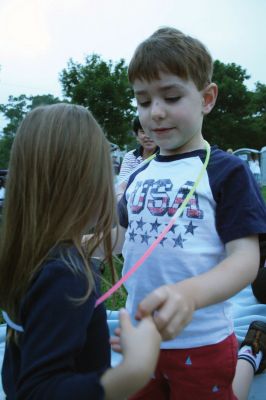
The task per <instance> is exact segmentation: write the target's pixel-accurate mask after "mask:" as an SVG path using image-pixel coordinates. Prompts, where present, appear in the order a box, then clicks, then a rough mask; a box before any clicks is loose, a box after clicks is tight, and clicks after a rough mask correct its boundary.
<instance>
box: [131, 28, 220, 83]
mask: <svg viewBox="0 0 266 400" xmlns="http://www.w3.org/2000/svg"><path fill="white" fill-rule="evenodd" d="M160 72H166V73H172V74H174V75H177V76H179V77H180V78H182V79H186V80H187V79H191V80H192V81H193V82H194V83H195V85H196V87H197V88H198V90H202V89H203V88H204V87H205V86H206V85H208V84H209V83H210V82H211V79H212V72H213V62H212V57H211V55H210V53H209V52H208V50H207V49H206V47H205V46H204V45H203V44H202V43H201V42H200V41H199V40H197V39H194V38H192V37H190V36H187V35H185V34H184V33H182V32H181V31H179V30H177V29H174V28H171V27H165V28H160V29H158V30H157V31H155V32H154V33H153V34H152V35H151V36H150V37H148V38H147V39H146V40H144V41H143V42H142V43H140V45H139V46H138V47H137V49H136V51H135V53H134V55H133V57H132V59H131V61H130V64H129V68H128V77H129V81H130V82H131V83H134V81H135V80H136V79H140V80H142V79H145V80H147V81H148V82H150V81H151V80H157V79H159V74H160Z"/></svg>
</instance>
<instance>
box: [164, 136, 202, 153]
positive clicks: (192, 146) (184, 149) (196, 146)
mask: <svg viewBox="0 0 266 400" xmlns="http://www.w3.org/2000/svg"><path fill="white" fill-rule="evenodd" d="M205 149H206V141H205V140H204V139H203V137H202V136H201V137H200V138H199V140H198V141H197V142H195V143H185V144H184V145H182V146H180V147H177V148H173V149H162V148H160V153H159V154H160V155H161V156H175V155H178V154H184V153H191V152H192V151H197V150H205Z"/></svg>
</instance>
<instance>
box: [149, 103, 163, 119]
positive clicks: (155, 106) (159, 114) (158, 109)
mask: <svg viewBox="0 0 266 400" xmlns="http://www.w3.org/2000/svg"><path fill="white" fill-rule="evenodd" d="M151 117H152V119H154V120H156V119H162V118H164V117H165V109H164V107H163V105H162V104H161V102H160V101H154V102H153V103H152V107H151Z"/></svg>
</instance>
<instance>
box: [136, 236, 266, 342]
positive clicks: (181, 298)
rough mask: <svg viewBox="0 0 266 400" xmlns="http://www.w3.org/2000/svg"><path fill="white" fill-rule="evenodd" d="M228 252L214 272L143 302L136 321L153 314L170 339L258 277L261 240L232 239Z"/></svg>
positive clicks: (170, 287) (166, 288) (158, 292)
mask: <svg viewBox="0 0 266 400" xmlns="http://www.w3.org/2000/svg"><path fill="white" fill-rule="evenodd" d="M226 252H227V257H226V258H225V259H224V260H223V261H222V262H221V263H219V264H218V265H216V266H215V267H214V268H213V269H212V270H210V271H208V272H206V273H204V274H202V275H199V276H196V277H193V278H189V279H186V280H184V281H181V282H177V283H175V284H170V285H164V286H161V287H160V288H158V289H156V290H154V291H153V292H152V293H151V294H149V295H148V296H147V297H146V298H145V299H144V300H143V301H142V302H141V303H140V305H139V308H138V311H137V315H136V318H137V319H141V318H142V317H143V316H144V315H148V314H153V313H154V320H155V323H156V325H157V328H158V330H159V332H160V333H161V334H162V337H163V339H164V340H169V339H172V338H174V337H175V336H176V335H177V334H178V333H179V332H180V331H181V330H182V329H183V328H184V327H185V326H186V325H187V324H188V323H189V322H190V320H191V319H192V315H193V312H194V311H195V310H197V309H199V308H203V307H207V306H209V305H211V304H215V303H219V302H221V301H224V300H226V299H228V298H230V297H231V296H233V295H234V294H235V293H237V292H239V291H240V290H241V289H243V288H244V287H245V286H247V285H248V284H249V283H251V282H252V281H253V280H254V279H255V277H256V274H257V271H258V267H259V259H260V256H259V242H258V237H257V236H250V237H246V238H242V239H237V240H233V241H231V242H229V243H227V244H226ZM195 262H197V260H196V259H195Z"/></svg>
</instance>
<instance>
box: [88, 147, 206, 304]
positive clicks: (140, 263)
mask: <svg viewBox="0 0 266 400" xmlns="http://www.w3.org/2000/svg"><path fill="white" fill-rule="evenodd" d="M205 149H206V157H205V161H204V163H203V164H202V167H201V170H200V173H199V175H198V177H197V179H196V181H195V182H194V185H193V186H192V188H191V189H190V191H189V192H188V194H187V196H186V198H185V199H184V201H183V202H182V204H181V206H180V207H179V208H178V209H177V211H176V212H175V215H174V216H173V217H172V218H171V219H170V221H169V223H168V225H167V226H166V227H165V228H164V229H163V231H162V232H161V233H160V235H159V236H158V237H157V239H155V241H154V242H153V243H152V244H151V246H150V247H149V248H148V249H147V250H146V251H145V253H144V254H143V255H142V256H141V257H140V258H139V259H138V260H137V261H136V263H135V264H134V265H133V267H131V268H130V270H129V271H128V272H127V273H126V274H125V275H124V276H123V277H122V278H121V279H119V281H117V282H116V284H115V285H114V286H112V287H111V288H110V289H109V290H107V292H105V293H104V294H103V295H102V296H101V297H99V299H98V300H97V301H96V304H95V307H97V306H98V305H99V304H101V303H103V302H104V301H105V300H107V299H108V298H109V297H110V296H111V295H112V294H113V293H114V292H115V291H116V290H117V289H119V288H120V286H122V285H123V283H124V282H125V281H127V280H128V278H130V276H131V275H133V274H134V272H136V270H137V269H138V268H139V267H140V266H141V265H142V264H143V262H144V261H145V260H146V259H147V258H148V257H149V255H150V254H151V253H152V251H153V250H154V249H155V247H157V246H158V244H159V243H160V242H161V240H162V239H163V238H164V237H165V236H166V234H167V233H168V232H169V231H170V229H171V228H172V226H173V225H174V223H175V222H176V220H177V218H178V217H179V216H180V215H181V214H182V212H183V211H184V209H185V207H186V205H187V204H188V202H189V200H190V199H191V197H192V196H193V194H194V192H195V190H196V188H197V187H198V185H199V183H200V181H201V179H202V177H203V174H204V172H205V171H206V169H207V165H208V163H209V160H210V154H211V148H210V145H209V143H208V142H207V141H206V140H205ZM155 155H156V154H154V155H152V156H151V157H150V158H149V159H147V160H145V161H149V160H150V159H152V158H154V157H155Z"/></svg>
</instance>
